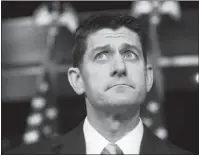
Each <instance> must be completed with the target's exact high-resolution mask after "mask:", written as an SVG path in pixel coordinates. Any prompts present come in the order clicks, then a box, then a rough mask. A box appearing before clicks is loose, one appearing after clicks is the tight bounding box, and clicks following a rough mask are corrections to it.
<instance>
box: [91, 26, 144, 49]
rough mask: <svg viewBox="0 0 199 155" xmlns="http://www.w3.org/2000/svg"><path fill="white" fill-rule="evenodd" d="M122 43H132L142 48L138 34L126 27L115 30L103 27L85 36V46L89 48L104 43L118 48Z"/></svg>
mask: <svg viewBox="0 0 199 155" xmlns="http://www.w3.org/2000/svg"><path fill="white" fill-rule="evenodd" d="M123 44H129V45H133V46H136V47H137V48H138V49H140V50H142V47H141V42H140V39H139V36H138V34H137V33H136V32H134V31H133V30H130V29H128V28H126V27H121V28H118V29H116V30H113V29H110V28H103V29H101V30H98V31H96V32H94V33H92V34H90V35H89V36H88V38H87V48H91V49H92V48H96V47H97V46H104V45H111V46H114V47H118V48H119V47H120V46H122V45H123Z"/></svg>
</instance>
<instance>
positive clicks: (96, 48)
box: [92, 44, 110, 51]
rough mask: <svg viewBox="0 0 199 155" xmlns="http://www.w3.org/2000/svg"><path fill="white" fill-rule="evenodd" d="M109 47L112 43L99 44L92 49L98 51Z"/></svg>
mask: <svg viewBox="0 0 199 155" xmlns="http://www.w3.org/2000/svg"><path fill="white" fill-rule="evenodd" d="M107 48H110V44H108V45H104V46H97V47H95V48H93V49H92V51H98V50H101V49H107Z"/></svg>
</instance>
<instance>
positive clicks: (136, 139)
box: [83, 117, 144, 154]
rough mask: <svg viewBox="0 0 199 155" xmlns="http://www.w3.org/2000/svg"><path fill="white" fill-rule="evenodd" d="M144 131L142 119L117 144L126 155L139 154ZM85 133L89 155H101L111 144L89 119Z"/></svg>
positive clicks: (86, 120) (86, 121) (84, 128)
mask: <svg viewBox="0 0 199 155" xmlns="http://www.w3.org/2000/svg"><path fill="white" fill-rule="evenodd" d="M143 130H144V129H143V123H142V120H141V119H140V120H139V123H138V125H137V126H136V127H135V128H134V129H133V130H132V131H130V132H129V133H128V134H126V135H125V136H124V137H122V138H121V139H120V140H118V141H117V142H116V144H117V145H118V146H119V147H120V149H121V150H122V151H123V153H124V154H139V152H140V144H141V140H142V136H143ZM83 132H84V137H85V142H86V153H87V154H100V153H101V152H102V150H103V149H104V147H105V146H106V145H108V144H109V143H110V142H109V141H108V140H106V139H105V138H104V137H103V136H102V135H101V134H100V133H99V132H98V131H97V130H95V129H94V128H93V126H92V125H91V124H90V123H89V121H88V119H87V117H86V118H85V121H84V125H83Z"/></svg>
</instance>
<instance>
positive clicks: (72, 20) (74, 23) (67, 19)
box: [59, 3, 78, 33]
mask: <svg viewBox="0 0 199 155" xmlns="http://www.w3.org/2000/svg"><path fill="white" fill-rule="evenodd" d="M64 9H65V11H64V13H63V14H62V15H61V16H60V19H59V23H60V24H61V25H63V26H66V27H67V28H68V29H69V30H70V31H71V32H72V33H74V32H75V30H76V28H77V27H78V19H77V14H76V12H75V10H74V9H73V8H72V6H71V5H70V4H69V3H67V4H65V5H64Z"/></svg>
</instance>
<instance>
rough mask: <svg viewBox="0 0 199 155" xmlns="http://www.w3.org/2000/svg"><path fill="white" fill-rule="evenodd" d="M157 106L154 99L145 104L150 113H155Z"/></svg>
mask: <svg viewBox="0 0 199 155" xmlns="http://www.w3.org/2000/svg"><path fill="white" fill-rule="evenodd" d="M159 108H160V107H159V104H158V103H157V102H155V101H150V102H149V103H148V105H147V110H148V111H150V112H151V113H157V112H158V110H159Z"/></svg>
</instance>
